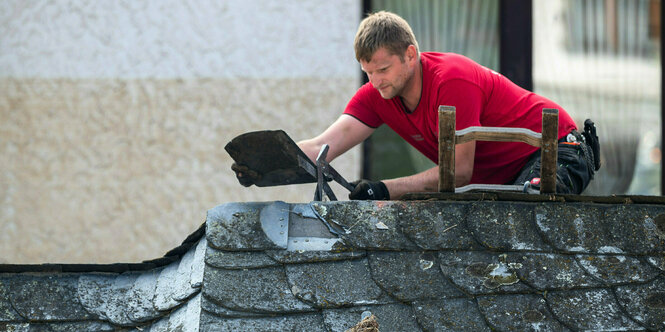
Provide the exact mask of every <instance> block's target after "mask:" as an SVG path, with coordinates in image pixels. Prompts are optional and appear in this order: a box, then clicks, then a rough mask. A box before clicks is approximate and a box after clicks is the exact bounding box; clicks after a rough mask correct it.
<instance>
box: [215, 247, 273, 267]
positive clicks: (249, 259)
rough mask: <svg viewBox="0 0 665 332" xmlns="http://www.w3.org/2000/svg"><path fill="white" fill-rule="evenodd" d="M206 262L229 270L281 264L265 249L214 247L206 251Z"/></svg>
mask: <svg viewBox="0 0 665 332" xmlns="http://www.w3.org/2000/svg"><path fill="white" fill-rule="evenodd" d="M205 262H206V264H208V265H210V266H212V267H216V268H220V269H228V270H238V269H257V268H262V267H272V266H279V265H280V264H279V263H278V262H276V261H275V260H273V259H272V258H271V257H270V256H269V255H267V254H266V253H265V252H263V251H222V250H217V249H215V248H212V247H211V248H208V251H207V252H206V255H205Z"/></svg>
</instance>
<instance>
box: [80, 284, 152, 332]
mask: <svg viewBox="0 0 665 332" xmlns="http://www.w3.org/2000/svg"><path fill="white" fill-rule="evenodd" d="M138 277H139V274H137V273H124V274H121V275H118V276H115V275H108V274H105V275H84V276H81V277H80V278H79V281H78V298H79V299H80V301H81V304H82V305H83V306H84V307H85V309H86V310H87V311H88V312H90V313H92V314H94V315H95V316H97V317H100V318H101V319H102V320H105V321H110V322H112V323H113V324H115V325H120V326H131V325H134V323H135V322H134V321H133V320H131V319H129V316H128V313H129V312H130V310H128V309H129V306H128V304H127V300H128V299H129V297H128V292H129V291H130V290H131V288H132V287H133V286H134V282H135V281H136V280H137V279H138Z"/></svg>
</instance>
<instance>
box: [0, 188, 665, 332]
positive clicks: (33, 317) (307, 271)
mask: <svg viewBox="0 0 665 332" xmlns="http://www.w3.org/2000/svg"><path fill="white" fill-rule="evenodd" d="M497 197H498V198H499V199H497ZM520 197H521V196H510V197H509V198H510V199H511V200H508V201H503V200H501V199H500V198H501V197H499V196H473V195H471V196H469V195H466V196H459V195H455V196H450V197H448V198H450V199H447V200H432V201H385V202H384V201H345V202H326V203H321V202H319V203H312V204H288V203H284V202H279V201H278V202H255V203H228V204H223V205H220V206H218V207H216V208H213V209H211V210H210V211H208V217H207V220H206V224H205V227H203V228H201V230H199V231H198V232H197V233H195V234H193V235H192V236H190V237H189V238H188V240H187V241H185V243H184V244H183V246H181V247H179V248H177V249H176V250H175V252H171V253H170V255H167V257H171V258H167V259H166V260H165V259H162V260H161V261H152V262H145V263H144V264H146V265H145V266H142V265H140V264H137V265H126V267H127V268H128V270H126V271H124V272H123V271H104V269H107V270H109V268H108V267H107V266H98V267H97V271H95V269H94V266H92V267H90V266H89V268H88V269H87V270H86V269H84V268H82V267H81V266H78V267H76V266H58V265H48V266H46V267H47V268H44V269H43V270H41V271H40V269H39V267H40V266H22V267H21V266H0V271H2V273H0V329H3V328H4V329H9V327H12V328H15V329H17V330H19V331H21V330H26V331H28V330H41V329H51V330H55V331H58V330H70V329H72V328H73V329H76V330H100V331H105V330H109V331H110V330H134V329H135V328H140V329H141V330H144V331H170V330H183V331H199V330H200V331H235V330H256V331H275V330H280V331H281V330H285V331H300V330H311V331H344V330H346V329H348V328H350V327H352V326H353V325H355V324H356V323H358V322H359V321H360V320H361V318H362V317H366V316H368V315H370V314H374V315H375V316H376V319H377V321H378V323H379V325H380V330H381V331H420V330H426V331H445V330H472V331H490V330H500V331H523V330H556V331H561V330H665V205H664V204H662V203H661V202H659V201H657V200H650V201H649V202H648V203H649V204H646V202H645V203H639V204H638V203H636V201H637V202H640V200H641V198H636V199H630V200H626V199H625V198H617V199H618V200H619V202H623V203H629V204H616V203H617V202H614V203H613V202H608V201H606V200H605V201H604V203H596V202H593V201H575V200H577V199H576V198H570V199H569V200H568V201H565V200H566V199H565V198H561V197H558V196H557V197H554V196H550V197H540V196H538V195H535V196H529V197H528V198H525V199H524V200H531V201H517V200H514V199H515V198H520ZM534 197H535V198H534ZM538 197H540V198H538ZM437 198H438V199H441V198H445V197H437ZM504 198H505V197H504ZM599 201H603V200H599ZM204 231H205V236H203V232H204ZM169 260H172V261H170V262H169ZM156 262H161V263H162V264H163V265H158V264H157V263H156ZM150 264H153V266H150ZM164 264H165V265H164ZM41 267H44V266H41ZM116 267H117V266H116ZM77 269H78V271H77ZM84 270H85V271H84Z"/></svg>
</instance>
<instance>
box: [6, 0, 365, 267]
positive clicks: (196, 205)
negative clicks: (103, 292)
mask: <svg viewBox="0 0 665 332" xmlns="http://www.w3.org/2000/svg"><path fill="white" fill-rule="evenodd" d="M360 6H361V4H360V1H358V0H336V1H306V0H287V1H284V0H253V1H244V0H243V1H241V0H226V1H203V0H196V1H186V2H183V1H175V0H169V1H161V0H160V1H158V0H154V1H83V0H79V1H48V2H45V1H25V0H21V1H19V0H16V1H15V0H6V1H2V2H0V161H1V162H0V252H2V253H3V255H2V257H0V263H42V262H86V263H91V262H97V263H104V262H118V261H140V260H143V259H150V258H155V257H158V256H161V255H162V254H164V252H165V251H166V250H168V249H170V248H172V247H174V246H175V245H177V244H179V243H180V241H182V240H183V239H184V236H185V235H186V234H188V233H189V232H191V231H193V230H194V229H195V228H196V227H198V226H199V225H200V224H201V223H202V222H203V221H204V219H205V212H206V210H207V209H209V208H211V207H214V206H216V205H217V204H220V203H224V202H229V201H270V200H283V201H287V202H307V201H309V200H311V198H312V195H313V192H314V186H313V185H296V186H286V187H275V188H256V187H251V188H244V187H242V186H240V185H239V184H238V183H237V181H236V180H235V176H234V174H233V172H232V171H231V170H230V166H231V163H232V160H231V159H230V157H229V156H228V154H227V153H226V152H225V151H224V149H223V147H224V145H225V144H226V143H227V142H228V141H229V140H231V139H232V138H233V137H235V136H237V135H239V134H241V133H244V132H248V131H254V130H262V129H284V130H285V131H286V132H287V133H289V134H290V136H291V137H292V138H293V139H294V140H296V141H297V140H300V139H305V138H309V137H311V136H313V135H316V134H318V133H320V132H321V131H322V130H323V129H325V128H326V127H327V125H329V124H330V123H332V122H333V121H334V120H335V119H336V118H337V117H338V116H339V115H340V113H341V111H342V110H343V108H344V106H345V104H346V102H347V101H348V99H349V98H350V97H351V95H352V94H353V93H354V92H355V90H356V89H357V88H358V86H359V82H360V78H359V73H360V72H359V69H358V68H359V67H358V65H357V63H356V62H355V58H354V54H353V47H352V42H353V37H354V34H355V31H356V28H357V24H358V22H359V21H360ZM333 165H334V166H335V167H336V168H338V170H339V171H340V173H342V175H344V176H345V177H347V178H348V179H349V180H353V179H355V178H357V177H358V176H359V166H360V155H359V150H358V149H355V150H353V151H351V152H350V153H348V154H346V155H344V156H342V157H340V158H339V159H338V160H335V161H334V162H333ZM334 189H335V191H336V192H337V193H338V196H341V197H344V196H345V195H346V194H345V193H344V189H342V188H341V187H338V186H335V187H334Z"/></svg>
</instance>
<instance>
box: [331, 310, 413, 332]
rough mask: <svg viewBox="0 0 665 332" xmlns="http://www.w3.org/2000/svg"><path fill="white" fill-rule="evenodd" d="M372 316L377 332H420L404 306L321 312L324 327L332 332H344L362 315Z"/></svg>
mask: <svg viewBox="0 0 665 332" xmlns="http://www.w3.org/2000/svg"><path fill="white" fill-rule="evenodd" d="M372 314H373V315H374V316H375V317H376V321H377V322H378V323H379V331H409V332H411V331H422V329H421V328H420V326H419V325H418V322H417V321H416V315H415V314H414V312H413V310H412V309H411V307H410V306H408V305H404V304H386V305H376V306H357V307H352V308H344V309H328V310H324V311H323V317H324V321H325V324H326V327H327V328H328V329H329V330H330V331H334V332H336V331H340V332H343V331H346V330H347V329H349V328H351V327H353V326H355V325H356V324H358V323H359V322H360V321H361V320H362V318H363V317H364V315H367V316H369V315H372Z"/></svg>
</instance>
